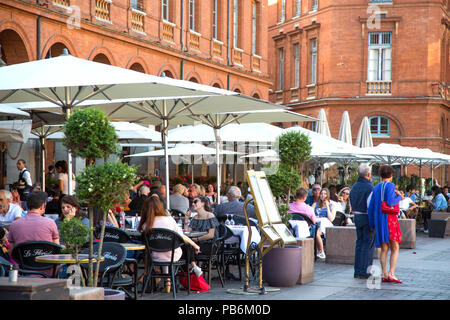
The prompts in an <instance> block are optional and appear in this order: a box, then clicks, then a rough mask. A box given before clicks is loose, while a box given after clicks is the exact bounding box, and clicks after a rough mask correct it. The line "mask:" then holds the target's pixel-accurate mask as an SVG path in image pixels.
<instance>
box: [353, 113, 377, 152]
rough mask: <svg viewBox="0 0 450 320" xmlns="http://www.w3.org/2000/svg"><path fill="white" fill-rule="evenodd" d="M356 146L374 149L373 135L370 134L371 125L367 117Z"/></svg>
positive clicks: (362, 123)
mask: <svg viewBox="0 0 450 320" xmlns="http://www.w3.org/2000/svg"><path fill="white" fill-rule="evenodd" d="M355 145H356V146H357V147H360V148H370V147H373V141H372V133H371V132H370V124H369V119H368V118H367V117H364V118H363V119H362V122H361V125H360V127H359V131H358V135H357V136H356V143H355Z"/></svg>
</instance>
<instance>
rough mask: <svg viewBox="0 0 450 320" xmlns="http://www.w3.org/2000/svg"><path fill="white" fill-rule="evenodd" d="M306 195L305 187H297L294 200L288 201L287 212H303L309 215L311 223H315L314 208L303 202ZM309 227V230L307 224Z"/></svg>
mask: <svg viewBox="0 0 450 320" xmlns="http://www.w3.org/2000/svg"><path fill="white" fill-rule="evenodd" d="M307 196H308V191H307V190H306V189H305V188H299V189H298V190H297V192H296V193H295V202H292V203H289V211H288V213H294V212H296V213H301V214H304V215H306V216H307V217H309V218H310V219H311V221H312V222H313V223H316V215H315V214H314V210H313V209H312V208H311V207H310V206H308V205H307V204H306V203H305V200H306V197H307ZM309 229H310V231H311V226H309ZM311 236H313V234H311ZM321 240H322V239H321Z"/></svg>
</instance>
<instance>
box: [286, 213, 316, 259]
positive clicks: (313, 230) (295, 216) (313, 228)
mask: <svg viewBox="0 0 450 320" xmlns="http://www.w3.org/2000/svg"><path fill="white" fill-rule="evenodd" d="M291 215H292V220H303V221H306V223H308V227H309V231H310V236H309V237H308V238H313V239H314V252H316V251H317V238H316V235H317V232H318V231H319V228H318V226H317V224H315V223H314V222H313V221H312V220H311V218H310V217H308V216H307V215H306V214H304V213H300V212H292V213H291ZM314 260H317V256H316V255H315V254H314Z"/></svg>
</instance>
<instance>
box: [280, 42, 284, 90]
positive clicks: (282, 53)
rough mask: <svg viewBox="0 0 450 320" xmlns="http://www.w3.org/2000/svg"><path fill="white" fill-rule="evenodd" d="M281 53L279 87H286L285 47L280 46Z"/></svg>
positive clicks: (281, 88)
mask: <svg viewBox="0 0 450 320" xmlns="http://www.w3.org/2000/svg"><path fill="white" fill-rule="evenodd" d="M279 55H280V65H279V67H280V75H279V76H280V83H279V89H280V90H283V89H284V48H280V50H279Z"/></svg>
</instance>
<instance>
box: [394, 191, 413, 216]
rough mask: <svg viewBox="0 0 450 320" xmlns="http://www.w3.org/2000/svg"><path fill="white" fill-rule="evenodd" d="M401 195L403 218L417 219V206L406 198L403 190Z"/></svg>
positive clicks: (400, 204)
mask: <svg viewBox="0 0 450 320" xmlns="http://www.w3.org/2000/svg"><path fill="white" fill-rule="evenodd" d="M399 192H400V195H401V196H402V200H400V202H399V204H398V206H399V208H400V212H402V218H408V219H415V218H416V216H417V213H418V209H417V204H415V203H414V201H412V200H411V198H409V197H405V193H404V192H403V190H400V191H399Z"/></svg>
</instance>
